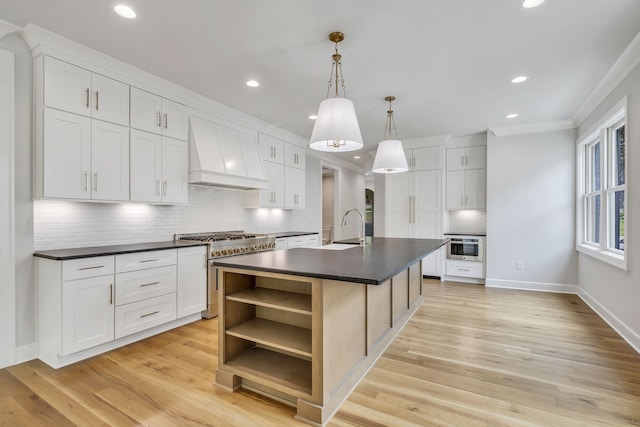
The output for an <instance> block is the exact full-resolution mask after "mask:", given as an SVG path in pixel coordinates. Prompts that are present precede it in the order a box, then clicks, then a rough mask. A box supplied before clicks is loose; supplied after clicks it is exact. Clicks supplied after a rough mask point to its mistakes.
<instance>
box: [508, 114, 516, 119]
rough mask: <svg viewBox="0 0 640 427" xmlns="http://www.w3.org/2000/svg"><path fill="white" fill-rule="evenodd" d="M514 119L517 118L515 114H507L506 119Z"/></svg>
mask: <svg viewBox="0 0 640 427" xmlns="http://www.w3.org/2000/svg"><path fill="white" fill-rule="evenodd" d="M516 117H518V115H517V114H516V113H512V114H507V119H515V118H516Z"/></svg>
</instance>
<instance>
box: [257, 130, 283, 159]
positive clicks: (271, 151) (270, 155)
mask: <svg viewBox="0 0 640 427" xmlns="http://www.w3.org/2000/svg"><path fill="white" fill-rule="evenodd" d="M258 143H259V144H260V151H261V153H262V159H263V160H268V161H270V162H274V163H280V164H282V163H284V141H282V140H280V139H278V138H274V137H273V136H270V135H266V134H264V133H261V134H260V135H259V136H258Z"/></svg>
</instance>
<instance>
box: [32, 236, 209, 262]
mask: <svg viewBox="0 0 640 427" xmlns="http://www.w3.org/2000/svg"><path fill="white" fill-rule="evenodd" d="M205 245H207V244H206V243H203V242H194V241H188V240H167V241H166V242H151V243H133V244H128V245H112V246H91V247H88V248H73V249H55V250H50V251H36V252H34V253H33V256H37V257H40V258H48V259H54V260H56V261H64V260H69V259H77V258H90V257H95V256H104V255H118V254H127V253H131V252H148V251H157V250H160V249H174V248H185V247H189V246H205Z"/></svg>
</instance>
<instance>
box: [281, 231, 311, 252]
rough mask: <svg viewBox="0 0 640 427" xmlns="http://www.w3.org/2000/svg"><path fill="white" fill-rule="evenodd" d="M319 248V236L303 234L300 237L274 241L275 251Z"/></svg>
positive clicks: (282, 238)
mask: <svg viewBox="0 0 640 427" xmlns="http://www.w3.org/2000/svg"><path fill="white" fill-rule="evenodd" d="M316 246H320V235H319V234H317V233H315V234H303V235H301V236H290V237H278V238H277V239H276V250H280V249H293V248H314V247H316Z"/></svg>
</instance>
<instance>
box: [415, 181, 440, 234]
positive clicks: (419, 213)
mask: <svg viewBox="0 0 640 427" xmlns="http://www.w3.org/2000/svg"><path fill="white" fill-rule="evenodd" d="M440 173H441V172H440V171H439V170H434V171H422V172H412V173H411V175H412V176H413V182H412V186H413V187H412V189H413V196H414V201H413V209H414V213H413V235H412V237H415V238H419V239H437V238H439V237H440V223H441V222H442V221H441V218H440V217H441V215H442V213H441V211H442V209H441V206H442V205H441V203H442V202H441V200H442V182H441V175H440Z"/></svg>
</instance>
